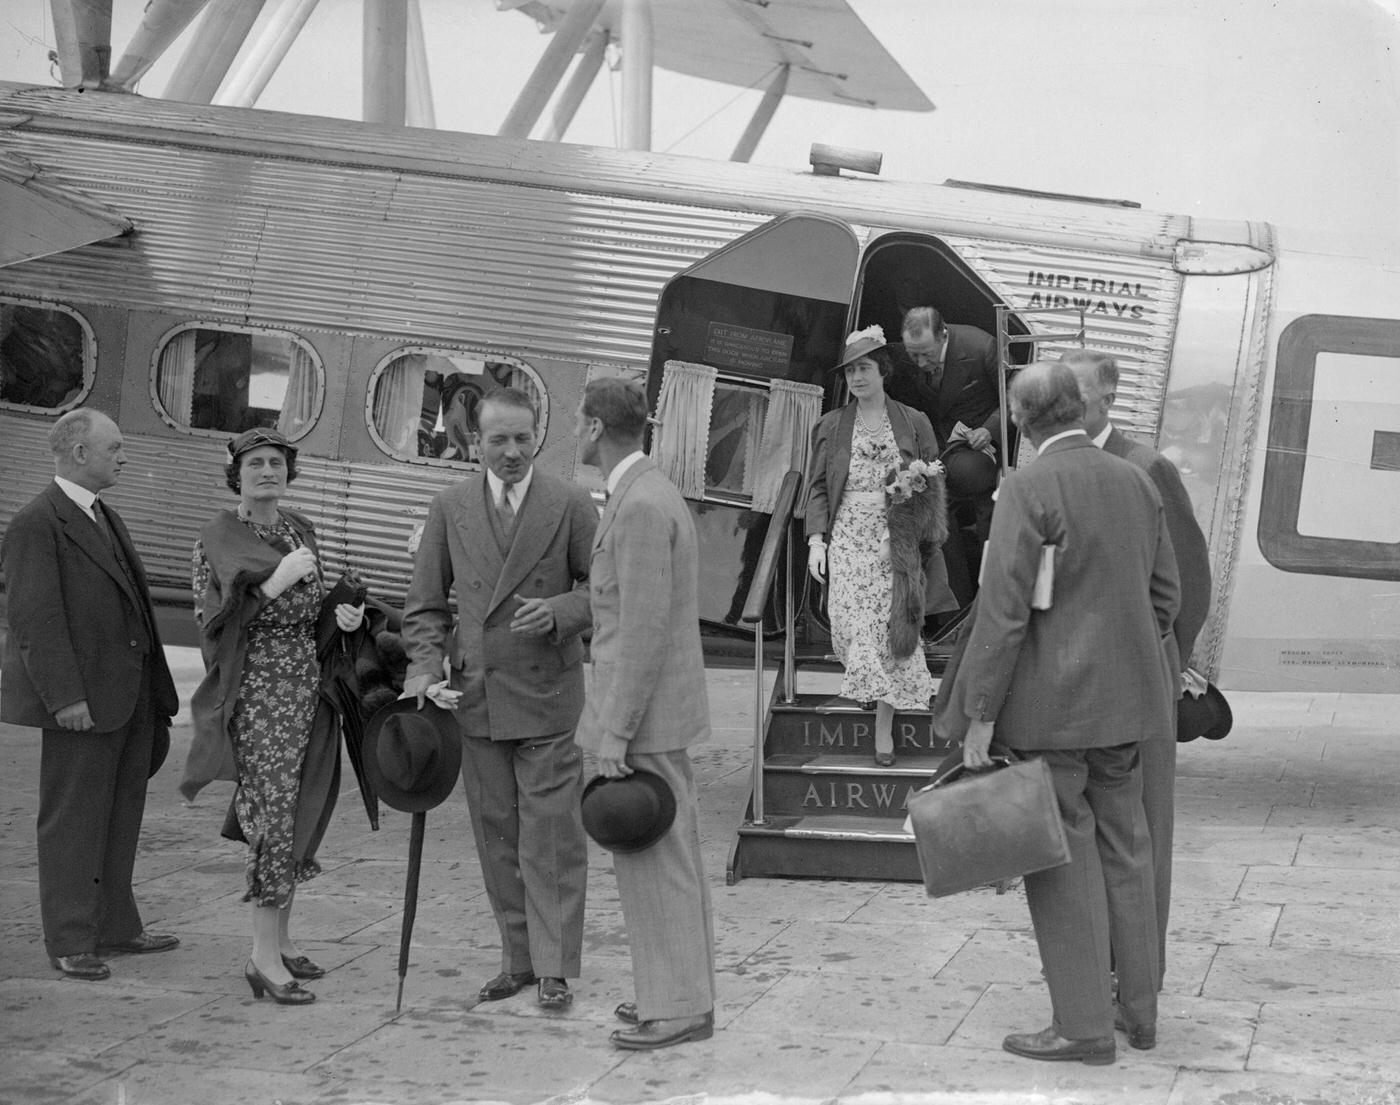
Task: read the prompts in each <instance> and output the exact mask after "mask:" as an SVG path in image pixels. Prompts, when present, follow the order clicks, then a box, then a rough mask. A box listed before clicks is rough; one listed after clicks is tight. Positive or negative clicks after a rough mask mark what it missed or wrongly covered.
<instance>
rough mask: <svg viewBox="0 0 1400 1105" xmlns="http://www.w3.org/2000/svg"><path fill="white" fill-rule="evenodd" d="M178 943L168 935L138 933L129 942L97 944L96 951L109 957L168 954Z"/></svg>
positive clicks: (178, 940)
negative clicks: (153, 953)
mask: <svg viewBox="0 0 1400 1105" xmlns="http://www.w3.org/2000/svg"><path fill="white" fill-rule="evenodd" d="M179 943H180V938H179V937H178V936H171V935H170V934H169V933H160V932H138V933H137V934H136V935H135V936H133V937H132V938H131V939H130V940H118V941H117V942H116V943H115V944H98V945H97V950H98V951H100V952H106V953H107V954H109V955H145V954H146V953H147V952H168V951H169V950H170V949H171V948H173V947H175V946H176V945H177V944H179Z"/></svg>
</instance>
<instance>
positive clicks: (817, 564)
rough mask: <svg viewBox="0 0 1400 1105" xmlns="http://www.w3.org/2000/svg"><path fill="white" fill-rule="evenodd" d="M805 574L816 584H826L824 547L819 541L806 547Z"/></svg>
mask: <svg viewBox="0 0 1400 1105" xmlns="http://www.w3.org/2000/svg"><path fill="white" fill-rule="evenodd" d="M807 573H808V574H809V575H810V576H811V577H812V578H813V579H815V580H816V581H817V582H818V583H825V582H826V545H825V544H824V543H823V542H821V541H814V542H812V543H811V544H810V545H808V546H807Z"/></svg>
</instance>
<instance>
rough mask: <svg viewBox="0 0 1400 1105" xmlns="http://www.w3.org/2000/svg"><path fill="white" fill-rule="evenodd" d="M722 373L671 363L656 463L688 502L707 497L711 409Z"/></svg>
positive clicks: (659, 407) (659, 406) (661, 401)
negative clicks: (717, 380)
mask: <svg viewBox="0 0 1400 1105" xmlns="http://www.w3.org/2000/svg"><path fill="white" fill-rule="evenodd" d="M718 377H719V372H718V370H716V369H713V368H711V367H710V366H709V365H702V364H691V363H689V362H687V361H667V362H666V368H665V372H664V373H663V374H662V377H661V395H660V397H659V398H658V399H657V402H656V418H657V421H658V422H660V423H661V426H660V428H659V429H658V430H657V433H656V441H655V443H654V446H653V448H652V460H654V461H655V462H656V465H657V467H658V468H660V469H661V471H662V472H663V473H664V474H665V476H666V478H667V479H669V480H670V481H671V482H672V483H673V484H675V485H676V487H677V488H679V489H680V493H681V494H682V495H684V496H685V497H686V498H687V499H700V498H703V497H704V495H705V456H706V452H707V447H708V444H709V439H710V409H711V407H712V405H713V403H714V397H715V380H716V379H717V378H718Z"/></svg>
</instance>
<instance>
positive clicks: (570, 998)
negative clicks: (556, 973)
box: [536, 978, 574, 1010]
mask: <svg viewBox="0 0 1400 1105" xmlns="http://www.w3.org/2000/svg"><path fill="white" fill-rule="evenodd" d="M536 996H537V998H538V1000H539V1003H540V1005H541V1007H542V1008H545V1009H555V1010H557V1009H567V1008H568V1007H569V1006H571V1005H572V1004H573V1003H574V995H573V994H571V993H570V992H569V984H568V983H567V982H565V981H564V980H563V979H562V978H542V979H540V985H539V989H538V991H536Z"/></svg>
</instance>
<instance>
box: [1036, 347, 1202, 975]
mask: <svg viewBox="0 0 1400 1105" xmlns="http://www.w3.org/2000/svg"><path fill="white" fill-rule="evenodd" d="M1061 360H1062V362H1063V363H1064V364H1067V365H1069V367H1070V370H1071V371H1072V372H1073V373H1074V378H1075V380H1076V381H1078V383H1079V394H1080V396H1081V398H1083V400H1084V431H1085V433H1087V434H1088V435H1089V438H1090V440H1092V441H1093V443H1094V444H1095V445H1097V446H1098V447H1099V448H1100V449H1102V450H1103V451H1104V452H1105V453H1111V454H1112V455H1113V456H1115V457H1122V458H1123V459H1124V460H1126V461H1127V462H1128V463H1129V464H1135V465H1137V466H1138V467H1139V468H1141V469H1142V470H1143V471H1144V472H1146V473H1147V475H1148V476H1149V477H1150V478H1151V480H1152V483H1153V485H1154V486H1155V487H1156V488H1157V494H1159V495H1160V496H1161V497H1162V509H1163V510H1164V511H1165V517H1166V521H1167V532H1168V533H1169V534H1170V535H1171V539H1172V551H1173V552H1174V553H1175V554H1176V566H1177V571H1178V573H1179V574H1180V576H1181V610H1180V611H1179V612H1178V613H1177V616H1176V622H1175V623H1174V624H1173V626H1172V632H1173V633H1174V635H1175V636H1176V648H1177V654H1178V655H1179V656H1180V658H1181V663H1182V666H1183V667H1184V666H1185V665H1186V664H1188V663H1189V662H1190V660H1191V650H1192V649H1193V648H1194V647H1195V644H1196V635H1197V634H1198V633H1200V631H1201V627H1202V626H1203V625H1205V622H1206V615H1207V614H1208V613H1209V612H1210V586H1211V584H1210V550H1209V548H1208V547H1207V545H1206V538H1205V534H1203V533H1202V532H1201V527H1200V525H1199V524H1198V523H1197V521H1196V512H1195V511H1194V510H1192V509H1191V497H1190V496H1189V495H1187V494H1186V488H1185V486H1183V484H1182V482H1181V475H1180V474H1179V473H1178V472H1177V470H1176V466H1175V465H1174V464H1172V462H1171V461H1169V460H1168V459H1167V458H1166V457H1164V456H1162V454H1161V453H1159V452H1157V450H1156V449H1153V448H1151V447H1150V446H1148V445H1144V444H1142V443H1141V442H1137V441H1133V440H1132V439H1130V438H1129V437H1127V436H1125V435H1124V434H1122V433H1119V431H1118V428H1117V427H1116V426H1114V425H1113V423H1112V422H1111V421H1110V420H1109V417H1108V412H1109V410H1110V408H1112V406H1113V400H1114V399H1115V398H1116V397H1117V392H1118V364H1117V362H1116V361H1114V359H1113V358H1112V357H1111V356H1109V355H1108V354H1107V353H1099V352H1095V351H1094V350H1091V349H1076V350H1074V351H1072V352H1070V353H1067V354H1066V355H1065V356H1064V357H1062V358H1061ZM1139 751H1140V753H1141V755H1142V804H1143V807H1144V808H1145V809H1146V811H1147V829H1148V831H1149V832H1150V833H1151V834H1152V872H1153V876H1154V881H1155V893H1156V899H1157V947H1158V954H1159V959H1160V962H1161V968H1162V973H1163V975H1165V974H1166V970H1167V925H1168V921H1169V918H1170V914H1171V901H1172V835H1173V833H1174V831H1175V825H1176V734H1175V733H1171V734H1169V735H1168V737H1167V738H1166V739H1165V740H1159V741H1146V742H1144V743H1143V744H1142V746H1141V747H1140V749H1139Z"/></svg>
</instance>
